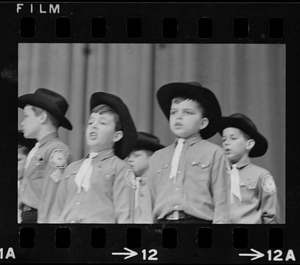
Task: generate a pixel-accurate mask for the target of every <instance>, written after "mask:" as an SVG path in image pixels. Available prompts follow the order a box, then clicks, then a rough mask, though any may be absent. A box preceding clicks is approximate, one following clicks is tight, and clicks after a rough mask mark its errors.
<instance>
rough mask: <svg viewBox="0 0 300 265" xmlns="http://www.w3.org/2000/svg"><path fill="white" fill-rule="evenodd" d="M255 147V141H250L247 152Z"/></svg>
mask: <svg viewBox="0 0 300 265" xmlns="http://www.w3.org/2000/svg"><path fill="white" fill-rule="evenodd" d="M254 145H255V141H254V140H253V139H249V140H248V141H247V144H246V150H248V151H250V150H251V149H252V148H253V147H254Z"/></svg>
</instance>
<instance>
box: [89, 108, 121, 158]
mask: <svg viewBox="0 0 300 265" xmlns="http://www.w3.org/2000/svg"><path fill="white" fill-rule="evenodd" d="M115 125H116V124H115V119H114V116H113V114H111V113H108V112H106V113H102V114H99V113H91V115H90V118H89V121H88V125H87V128H86V133H85V136H86V142H87V145H88V146H89V148H90V150H91V151H94V152H98V151H100V150H103V149H105V148H109V147H112V146H113V145H114V143H115V142H117V141H119V140H120V139H121V138H122V136H123V133H122V132H121V131H119V132H116V131H115Z"/></svg>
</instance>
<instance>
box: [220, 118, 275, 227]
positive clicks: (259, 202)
mask: <svg viewBox="0 0 300 265" xmlns="http://www.w3.org/2000/svg"><path fill="white" fill-rule="evenodd" d="M220 133H221V135H222V136H223V149H224V151H225V155H226V158H227V159H228V162H229V163H228V173H230V178H228V180H229V181H228V182H229V183H230V184H229V187H230V188H229V191H230V192H229V195H230V212H229V222H230V223H242V224H271V223H275V222H276V220H275V216H276V203H277V193H276V185H275V182H274V179H273V177H272V175H271V174H270V173H269V171H267V170H265V169H263V168H261V167H258V166H256V165H254V164H252V163H251V161H250V158H251V157H260V156H262V155H264V154H265V153H266V151H267V149H268V142H267V140H266V138H265V137H264V136H263V135H261V134H260V133H259V132H258V131H257V128H256V126H255V125H254V123H253V122H252V121H251V120H250V119H249V118H248V117H247V116H245V115H243V114H241V113H235V114H232V115H231V116H229V117H223V118H222V119H221V125H220Z"/></svg>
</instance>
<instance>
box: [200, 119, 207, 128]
mask: <svg viewBox="0 0 300 265" xmlns="http://www.w3.org/2000/svg"><path fill="white" fill-rule="evenodd" d="M208 124H209V120H208V118H202V120H201V123H200V126H199V129H200V130H203V129H204V128H205V127H207V125H208Z"/></svg>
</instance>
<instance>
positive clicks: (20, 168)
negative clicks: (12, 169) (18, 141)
mask: <svg viewBox="0 0 300 265" xmlns="http://www.w3.org/2000/svg"><path fill="white" fill-rule="evenodd" d="M26 157H27V156H26V155H25V154H24V153H23V152H22V151H20V150H18V180H20V179H22V178H23V174H24V167H25V161H26Z"/></svg>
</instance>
